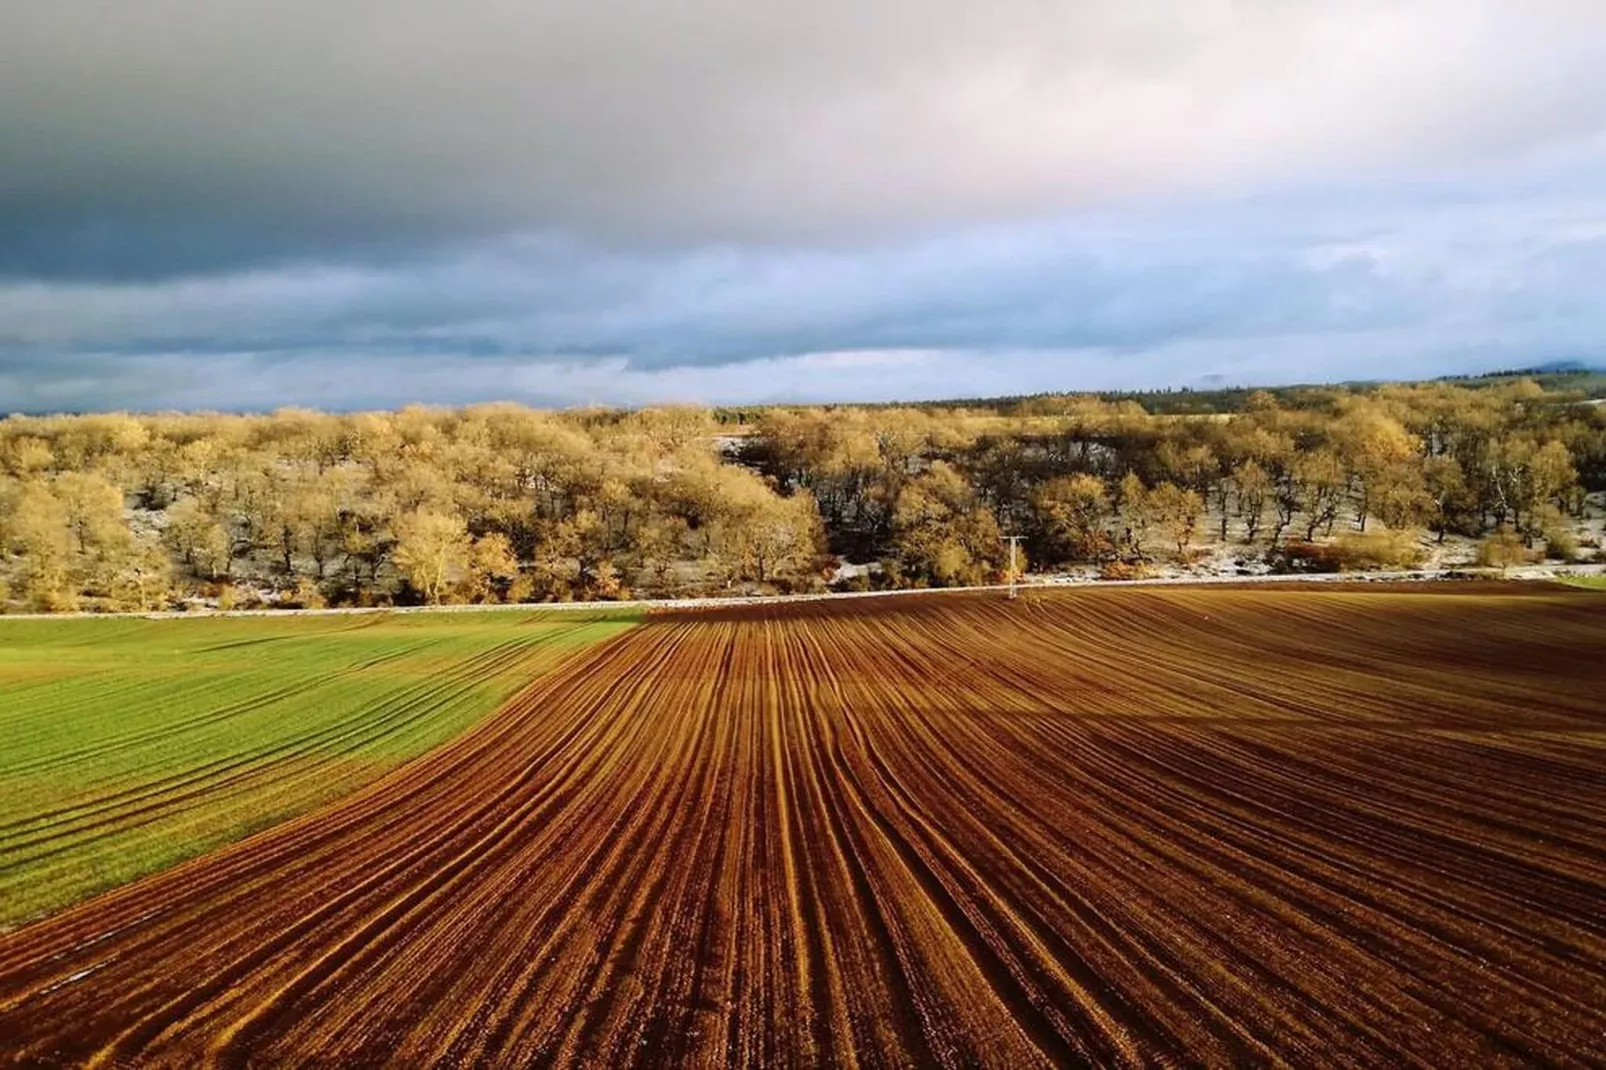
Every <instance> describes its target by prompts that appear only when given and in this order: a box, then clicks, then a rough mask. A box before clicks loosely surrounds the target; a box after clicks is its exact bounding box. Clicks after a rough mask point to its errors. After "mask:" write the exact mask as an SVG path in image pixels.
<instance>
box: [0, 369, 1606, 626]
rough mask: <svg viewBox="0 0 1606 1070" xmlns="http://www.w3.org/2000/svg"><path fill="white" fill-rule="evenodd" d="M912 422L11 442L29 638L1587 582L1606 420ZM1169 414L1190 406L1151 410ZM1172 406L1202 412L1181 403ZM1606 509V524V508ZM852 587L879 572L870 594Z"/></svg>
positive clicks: (110, 433) (1056, 414) (4, 423)
mask: <svg viewBox="0 0 1606 1070" xmlns="http://www.w3.org/2000/svg"><path fill="white" fill-rule="evenodd" d="M1230 401H1231V404H1230V405H1227V406H1223V409H1224V411H1213V412H1205V413H1191V412H1190V413H1178V412H1174V411H1169V412H1168V411H1150V408H1146V407H1145V406H1144V404H1142V403H1141V402H1140V401H1139V400H1137V399H1133V398H1126V399H1111V398H1101V397H1097V396H1091V395H1054V396H1043V397H1036V398H1029V399H1016V400H1011V401H1007V402H997V403H987V402H977V403H974V404H965V405H954V404H934V405H912V406H831V407H822V408H797V407H790V408H789V407H773V408H763V409H748V410H741V411H740V412H735V411H733V410H714V409H702V408H690V407H666V408H648V409H641V410H636V411H618V410H603V409H577V410H565V411H542V410H535V409H529V408H524V407H521V406H516V405H510V404H495V405H480V406H472V407H467V408H457V409H445V408H427V407H409V408H406V409H402V410H400V411H396V412H365V413H350V414H331V413H319V412H312V411H306V410H299V409H286V410H280V411H277V412H274V413H271V414H258V415H233V414H216V413H194V414H128V413H114V414H88V415H61V416H10V417H7V418H5V419H4V420H0V604H3V605H4V607H5V608H6V609H7V610H8V611H11V612H20V611H35V612H57V611H73V610H78V611H113V610H136V611H145V612H148V611H155V610H165V609H186V608H198V607H203V606H204V607H214V608H221V609H231V608H247V607H253V606H278V607H322V606H344V605H350V606H374V605H388V604H421V603H487V604H489V603H509V602H539V601H571V600H610V599H619V598H625V597H661V596H662V597H692V596H709V595H720V594H727V593H738V592H740V593H747V592H771V591H778V592H798V591H814V590H824V589H826V588H827V587H833V586H834V587H839V588H840V587H857V588H864V587H924V586H951V585H962V584H971V583H980V582H991V581H995V580H997V579H999V578H1001V577H1002V576H1003V575H1004V573H1005V571H1006V569H1007V568H1008V565H1007V562H1008V549H1007V544H1006V543H1005V542H1004V541H1003V536H1005V535H1020V536H1021V537H1022V542H1023V548H1024V551H1025V561H1029V562H1030V567H1031V568H1032V569H1033V570H1037V571H1052V570H1055V569H1063V568H1066V567H1070V566H1091V567H1095V568H1097V569H1098V570H1099V574H1100V575H1103V576H1105V577H1107V578H1124V577H1130V576H1134V575H1141V574H1143V572H1144V571H1145V570H1147V569H1149V568H1151V567H1153V566H1154V565H1156V564H1158V563H1161V562H1167V563H1182V564H1184V565H1186V564H1187V563H1188V562H1189V561H1191V560H1194V559H1197V558H1198V557H1199V556H1200V555H1201V554H1203V553H1205V552H1207V551H1208V550H1209V548H1211V547H1223V546H1230V547H1232V548H1234V552H1235V553H1239V554H1240V555H1241V556H1242V557H1243V559H1245V560H1255V561H1260V562H1266V563H1269V564H1270V565H1272V566H1273V567H1275V568H1276V569H1278V570H1296V571H1297V570H1315V571H1333V570H1337V569H1343V568H1366V567H1373V568H1382V567H1408V566H1411V565H1413V564H1415V563H1417V562H1419V561H1420V560H1421V559H1422V556H1423V554H1424V553H1426V552H1427V550H1428V549H1429V548H1431V547H1433V546H1434V545H1436V544H1440V543H1442V542H1443V541H1444V540H1445V539H1447V538H1455V539H1469V540H1475V541H1476V543H1477V552H1478V558H1479V561H1480V562H1482V563H1486V564H1499V565H1504V564H1511V563H1516V562H1519V561H1526V560H1538V559H1541V558H1544V559H1550V560H1557V561H1577V560H1588V559H1591V558H1593V557H1595V556H1596V555H1597V554H1598V552H1599V546H1598V539H1597V538H1595V537H1592V536H1591V534H1590V529H1589V527H1588V526H1587V525H1585V524H1582V523H1581V522H1582V521H1583V520H1585V519H1586V518H1587V517H1588V516H1589V515H1590V512H1591V509H1592V508H1594V506H1592V504H1591V502H1592V497H1591V496H1592V495H1595V496H1598V495H1599V494H1600V492H1602V491H1606V405H1602V404H1600V403H1598V402H1593V401H1591V400H1589V399H1588V398H1587V397H1584V396H1583V395H1582V394H1581V393H1580V392H1578V391H1569V390H1568V389H1566V382H1565V379H1563V380H1561V381H1560V382H1559V383H1557V382H1553V381H1547V382H1544V383H1541V382H1539V381H1536V380H1534V379H1532V378H1526V377H1520V376H1510V377H1500V378H1496V379H1492V380H1486V381H1479V382H1476V383H1456V382H1447V381H1438V382H1432V383H1420V384H1392V385H1383V386H1367V387H1349V386H1340V387H1324V388H1303V389H1300V390H1297V391H1278V392H1271V391H1252V392H1243V393H1242V394H1241V396H1233V397H1231V399H1230ZM1151 408H1158V409H1161V410H1163V409H1164V406H1160V407H1153V406H1151ZM1172 408H1175V406H1172ZM1594 500H1598V497H1597V498H1596V499H1594ZM844 563H851V564H854V565H857V566H860V567H858V568H857V569H851V568H850V569H844V568H843V567H842V566H843V564H844Z"/></svg>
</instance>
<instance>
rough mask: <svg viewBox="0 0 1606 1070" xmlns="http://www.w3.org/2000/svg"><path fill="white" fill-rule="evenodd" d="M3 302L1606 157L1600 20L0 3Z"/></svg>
mask: <svg viewBox="0 0 1606 1070" xmlns="http://www.w3.org/2000/svg"><path fill="white" fill-rule="evenodd" d="M0 14H3V18H0V272H4V273H5V274H7V275H9V276H10V277H13V278H20V277H30V276H51V277H57V278H61V277H84V278H102V279H106V278H156V277H166V276H172V275H176V274H187V273H204V272H210V271H216V270H221V269H225V268H239V267H250V266H259V265H263V264H275V263H285V262H294V261H303V262H305V261H340V262H349V261H363V260H367V261H375V260H383V259H386V258H388V257H396V256H402V255H406V254H408V253H409V252H413V251H419V250H427V249H428V248H430V247H433V246H435V245H437V244H438V243H441V242H450V241H454V240H469V239H474V238H480V237H485V236H487V235H491V234H496V233H506V232H511V231H527V230H540V231H549V232H550V231H557V232H567V233H570V234H578V235H581V236H584V237H587V238H589V239H590V240H594V241H603V242H609V243H614V244H623V245H625V246H640V245H641V244H643V243H660V244H669V245H676V244H679V245H699V244H704V243H708V242H725V241H737V242H760V243H763V242H773V241H784V242H797V241H800V240H803V241H807V242H811V243H818V242H827V243H835V244H838V245H841V244H852V243H854V242H856V241H858V240H860V239H861V238H862V236H863V235H864V234H865V233H866V232H871V233H897V232H900V229H905V228H909V227H916V228H927V229H932V228H936V229H942V228H946V227H950V226H956V225H965V224H970V223H974V222H977V221H982V220H988V219H1001V218H1031V217H1034V216H1037V215H1042V214H1045V213H1046V214H1052V213H1056V212H1059V211H1062V210H1065V209H1067V208H1070V207H1075V206H1077V205H1083V204H1088V203H1097V202H1100V201H1103V200H1107V199H1109V198H1111V197H1115V196H1125V195H1128V194H1131V193H1134V192H1145V191H1147V192H1153V191H1164V190H1167V189H1172V188H1175V187H1178V186H1184V187H1191V188H1195V189H1197V188H1202V187H1228V188H1231V187H1234V186H1237V185H1240V184H1245V183H1247V184H1249V185H1250V186H1253V185H1255V184H1263V183H1266V182H1273V181H1297V180H1300V179H1302V178H1305V177H1308V176H1309V175H1311V174H1313V173H1321V172H1326V171H1330V170H1331V169H1333V168H1335V167H1342V168H1345V169H1356V168H1360V169H1367V168H1374V169H1375V168H1378V167H1382V168H1388V167H1395V166H1404V165H1410V166H1455V165H1458V164H1460V163H1462V162H1464V161H1466V160H1469V159H1477V158H1481V157H1484V156H1487V155H1489V154H1510V153H1513V152H1516V151H1520V150H1524V149H1527V148H1531V147H1533V146H1535V145H1540V144H1545V143H1548V142H1553V141H1555V140H1557V139H1566V138H1568V137H1574V136H1578V135H1579V134H1580V133H1582V132H1587V131H1592V130H1596V129H1599V127H1600V124H1601V121H1602V118H1603V115H1606V92H1602V82H1601V74H1600V72H1601V70H1602V68H1603V65H1602V63H1601V60H1602V58H1603V51H1606V49H1603V38H1602V34H1601V28H1602V25H1603V21H1606V15H1603V12H1602V9H1601V7H1600V5H1599V4H1598V3H1595V2H1593V0H1524V2H1522V3H1518V2H1516V0H1414V2H1411V0H1407V2H1401V0H1342V2H1332V3H1309V4H1305V3H1288V2H1284V0H1253V2H1241V3H1231V4H1229V3H1183V2H1180V0H1123V2H1120V3H1115V2H1107V3H1094V2H1086V0H1084V2H1079V3H1077V2H1066V0H987V2H985V3H983V2H980V0H876V2H873V3H861V2H858V0H823V2H820V3H812V4H792V5H774V4H742V3H734V2H731V0H683V2H679V3H672V4H665V3H660V2H656V0H630V2H624V3H612V4H580V3H534V4H511V3H504V2H501V0H462V2H459V3H454V4H451V5H445V6H443V5H441V4H438V3H423V2H421V0H396V2H391V3H385V4H375V3H372V2H369V0H318V2H312V0H287V2H279V3H259V2H246V3H215V2H210V0H148V2H144V3H137V4H106V3H101V2H90V0H54V2H52V3H36V2H32V0H0Z"/></svg>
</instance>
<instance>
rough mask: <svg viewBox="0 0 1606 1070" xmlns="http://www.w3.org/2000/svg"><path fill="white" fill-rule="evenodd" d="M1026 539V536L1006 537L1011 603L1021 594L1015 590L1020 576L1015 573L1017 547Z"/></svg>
mask: <svg viewBox="0 0 1606 1070" xmlns="http://www.w3.org/2000/svg"><path fill="white" fill-rule="evenodd" d="M1024 537H1025V536H1022V535H1005V536H1004V538H1005V539H1008V540H1009V598H1010V601H1014V600H1015V599H1016V598H1018V597H1019V592H1018V591H1016V589H1015V580H1016V578H1017V575H1018V574H1017V573H1016V571H1015V547H1016V546H1017V545H1019V543H1020V541H1021V539H1022V538H1024Z"/></svg>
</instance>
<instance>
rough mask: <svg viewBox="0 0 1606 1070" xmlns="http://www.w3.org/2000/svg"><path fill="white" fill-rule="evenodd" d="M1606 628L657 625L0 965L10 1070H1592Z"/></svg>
mask: <svg viewBox="0 0 1606 1070" xmlns="http://www.w3.org/2000/svg"><path fill="white" fill-rule="evenodd" d="M1603 906H1606V604H1603V603H1602V602H1601V600H1600V599H1599V598H1598V597H1596V596H1594V595H1592V594H1591V593H1589V592H1582V591H1565V590H1560V589H1549V590H1538V589H1536V590H1529V591H1523V590H1517V591H1500V590H1495V589H1479V588H1471V587H1462V586H1457V587H1454V588H1451V589H1448V590H1445V591H1412V590H1401V589H1389V590H1365V591H1361V590H1347V589H1342V588H1338V589H1323V590H1316V589H1269V588H1262V589H1255V590H1250V589H1228V588H1201V589H1191V590H1189V589H1161V588H1151V589H1128V590H1088V591H1076V592H1066V593H1063V594H1054V595H1045V596H1039V597H1034V598H1025V599H1022V600H1021V601H1019V602H1015V603H1010V602H1006V601H1004V600H1002V599H1001V598H998V597H996V596H990V597H982V596H952V597H949V596H927V597H921V598H909V599H890V600H866V601H854V602H832V603H820V604H809V605H800V606H789V607H785V608H778V607H763V608H750V609H746V610H711V611H703V612H688V613H682V614H678V615H665V616H660V617H655V618H652V619H650V620H649V621H648V623H646V624H644V625H642V626H640V627H638V628H636V629H634V630H632V631H630V632H628V633H626V634H624V635H621V636H619V637H617V638H614V639H612V640H609V641H607V642H605V643H603V644H602V645H600V646H598V647H596V648H593V649H592V650H591V651H589V652H586V653H584V654H582V655H580V656H578V657H576V658H574V659H572V660H570V661H568V662H566V663H565V664H564V665H562V666H560V667H559V668H557V669H556V670H555V671H553V672H552V673H550V674H548V675H546V676H544V677H542V678H541V679H539V680H537V681H536V682H535V683H534V684H533V686H532V687H531V688H529V689H528V690H527V691H525V692H523V693H522V694H521V695H520V697H519V698H518V699H516V700H515V701H513V702H512V703H511V704H509V705H507V706H505V707H504V708H503V709H502V710H501V711H500V712H499V713H497V714H496V715H493V716H492V717H489V718H487V719H485V720H483V721H481V722H480V723H479V724H477V725H476V726H475V727H473V728H472V729H470V730H469V731H468V732H467V734H465V735H462V736H460V737H458V738H457V739H456V740H454V741H452V742H450V743H448V744H446V745H445V746H444V747H442V748H440V749H437V750H435V751H433V752H431V753H430V754H428V755H426V756H425V757H423V758H421V759H418V760H416V761H414V762H412V763H410V764H408V765H406V766H404V767H402V768H401V769H399V770H397V771H396V772H394V773H392V774H390V775H389V776H387V777H386V778H384V779H382V780H380V781H378V782H377V783H375V784H373V785H372V786H370V787H369V788H367V789H364V790H363V791H362V792H361V793H359V794H357V795H355V796H352V797H350V798H348V799H346V800H343V801H341V802H339V803H336V804H334V805H333V806H331V807H328V808H326V809H323V810H320V811H317V812H315V813H313V814H309V815H307V816H305V817H302V818H298V819H296V820H294V821H292V822H290V823H288V824H285V825H281V826H279V827H277V828H274V829H271V830H268V831H266V832H264V833H261V834H259V835H257V836H255V837H253V838H251V839H249V840H246V841H244V842H241V843H239V844H236V845H234V846H232V847H228V848H225V849H223V850H221V851H219V852H216V853H214V854H211V855H208V856H206V857H204V858H200V859H197V860H194V861H192V862H189V863H186V864H184V865H182V866H180V867H178V868H176V869H173V870H169V871H167V872H165V873H161V874H157V875H155V876H152V877H149V878H146V879H144V880H142V881H140V882H138V883H136V884H133V885H130V886H128V887H126V888H123V889H121V890H118V891H115V892H112V893H109V894H107V895H104V896H102V897H100V898H99V899H96V900H94V901H92V902H89V903H86V904H82V905H80V906H78V907H75V908H72V909H70V910H68V911H66V912H63V913H61V914H58V915H56V916H54V917H52V918H48V919H46V920H44V921H42V922H39V923H37V924H34V925H32V926H30V927H27V928H24V929H21V930H18V931H15V932H12V933H10V934H6V935H4V936H0V1038H3V1045H4V1050H5V1051H8V1052H9V1053H11V1054H12V1055H13V1056H14V1057H16V1058H17V1059H19V1060H20V1061H25V1062H26V1061H33V1062H52V1061H60V1062H65V1063H76V1062H80V1061H87V1060H91V1059H98V1060H100V1061H102V1062H108V1063H113V1064H150V1065H175V1066H178V1065H183V1066H189V1065H195V1064H196V1063H197V1062H200V1061H204V1060H216V1061H222V1062H226V1063H241V1062H246V1061H253V1062H260V1063H263V1064H277V1063H283V1064H300V1065H305V1064H307V1063H318V1062H322V1063H326V1064H332V1065H341V1066H352V1065H363V1064H368V1063H380V1062H387V1061H388V1062H394V1063H398V1064H402V1065H410V1066H422V1065H448V1066H450V1065H461V1064H473V1063H491V1062H495V1063H503V1064H506V1063H537V1064H546V1063H551V1062H558V1063H588V1064H595V1065H606V1066H626V1065H632V1064H661V1063H673V1064H682V1063H687V1064H698V1065H709V1066H727V1065H756V1064H796V1065H820V1064H842V1065H851V1064H855V1063H858V1064H863V1065H896V1064H940V1063H946V1064H951V1065H974V1064H990V1065H999V1066H1029V1065H1035V1064H1047V1063H1061V1064H1064V1063H1087V1062H1091V1063H1097V1064H1122V1063H1153V1062H1200V1063H1212V1064H1223V1065H1224V1064H1236V1063H1244V1062H1260V1061H1275V1060H1289V1061H1293V1062H1297V1063H1303V1064H1313V1063H1321V1064H1324V1065H1330V1064H1346V1063H1348V1064H1366V1065H1373V1066H1377V1065H1411V1064H1416V1065H1422V1066H1434V1067H1445V1066H1455V1065H1473V1064H1479V1065H1486V1064H1489V1063H1498V1062H1516V1063H1528V1062H1534V1063H1537V1062H1555V1063H1562V1064H1578V1065H1583V1064H1587V1063H1591V1062H1598V1061H1600V1060H1601V1059H1603V1058H1606V1047H1603V1043H1606V1042H1603V1037H1606V910H1603Z"/></svg>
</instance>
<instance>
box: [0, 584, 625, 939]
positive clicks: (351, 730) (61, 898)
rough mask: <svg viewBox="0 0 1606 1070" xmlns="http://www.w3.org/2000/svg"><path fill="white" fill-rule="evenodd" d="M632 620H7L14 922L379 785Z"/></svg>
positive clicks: (5, 896)
mask: <svg viewBox="0 0 1606 1070" xmlns="http://www.w3.org/2000/svg"><path fill="white" fill-rule="evenodd" d="M635 619H636V618H635V617H634V616H632V615H630V614H622V613H618V612H614V613H608V612H598V613H595V614H585V615H576V614H572V613H571V614H556V613H541V612H538V611H537V612H531V613H528V614H520V613H508V612H505V611H504V612H499V613H456V614H379V615H370V616H350V617H341V616H326V617H321V616H308V617H281V618H208V619H197V620H142V619H126V618H124V619H108V620H94V619H74V620H55V621H11V622H6V623H4V624H3V625H0V739H3V740H4V746H3V747H0V927H3V926H5V925H8V924H13V923H15V922H18V921H20V920H23V919H26V918H29V917H33V916H36V915H39V914H42V913H45V912H48V911H50V910H53V909H56V908H59V907H62V906H65V905H67V904H69V903H72V902H76V901H78V900H81V899H84V898H87V897H88V896H91V895H94V894H95V893H97V892H100V891H103V890H105V889H107V888H110V887H114V886H116V885H119V884H123V883H125V882H127V881H130V880H132V879H134V878H136V877H138V876H140V875H142V874H145V873H149V872H151V871H153V870H156V869H160V868H164V867H166V866H170V865H173V864H175V863H177V862H179V861H182V860H184V859H186V858H191V857H194V856H195V855H198V854H201V853H203V852H205V851H207V850H210V849H212V848H214V847H217V846H219V845H221V844H224V843H228V842H231V841H233V840H237V839H240V838H241V837H243V836H245V835H248V834H250V833H251V832H253V831H256V830H258V829H261V828H264V827H266V826H268V825H271V824H274V823H276V822H279V821H282V820H284V819H285V818H288V817H291V816H294V815H296V814H299V813H303V812H305V811H307V810H309V809H312V808H314V807H316V806H318V805H319V804H321V803H325V802H328V801H329V800H331V799H333V798H336V797H337V796H340V795H343V794H346V793H348V792H350V791H353V790H354V789H356V788H359V787H361V786H363V785H364V784H367V783H369V782H371V781H372V780H374V779H376V778H377V777H379V776H380V775H382V774H383V773H385V772H386V771H388V770H390V769H392V768H394V767H396V766H397V765H399V764H401V763H402V762H404V761H406V760H407V759H409V758H411V757H413V756H415V755H417V754H420V753H422V752H423V751H425V750H427V749H429V748H430V747H433V746H435V745H437V744H439V743H441V742H443V741H444V740H447V739H449V738H451V737H452V736H453V735H455V734H456V733H458V732H461V731H462V730H463V729H465V728H466V727H468V726H469V725H471V724H472V723H474V722H475V721H476V720H477V719H478V718H480V717H482V716H484V715H485V714H486V713H487V712H489V711H490V710H492V709H494V708H496V707H497V706H498V705H499V704H501V703H502V702H504V701H505V700H506V699H508V698H509V697H510V696H511V695H513V694H514V693H515V692H517V691H518V690H519V689H520V688H521V687H523V686H524V685H526V684H527V683H529V681H530V680H531V679H532V678H533V677H534V676H536V675H538V674H540V673H541V672H543V671H545V670H547V669H549V668H550V667H551V666H553V665H554V664H556V663H557V662H558V661H559V660H560V659H562V658H563V657H564V656H565V655H567V654H569V653H571V652H573V651H575V650H578V649H579V648H581V647H583V646H586V645H588V644H590V643H593V642H596V641H598V640H601V639H604V638H606V637H608V636H610V635H613V634H616V633H617V632H619V631H621V630H623V629H625V628H628V627H630V625H631V624H632V623H634V621H635Z"/></svg>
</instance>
